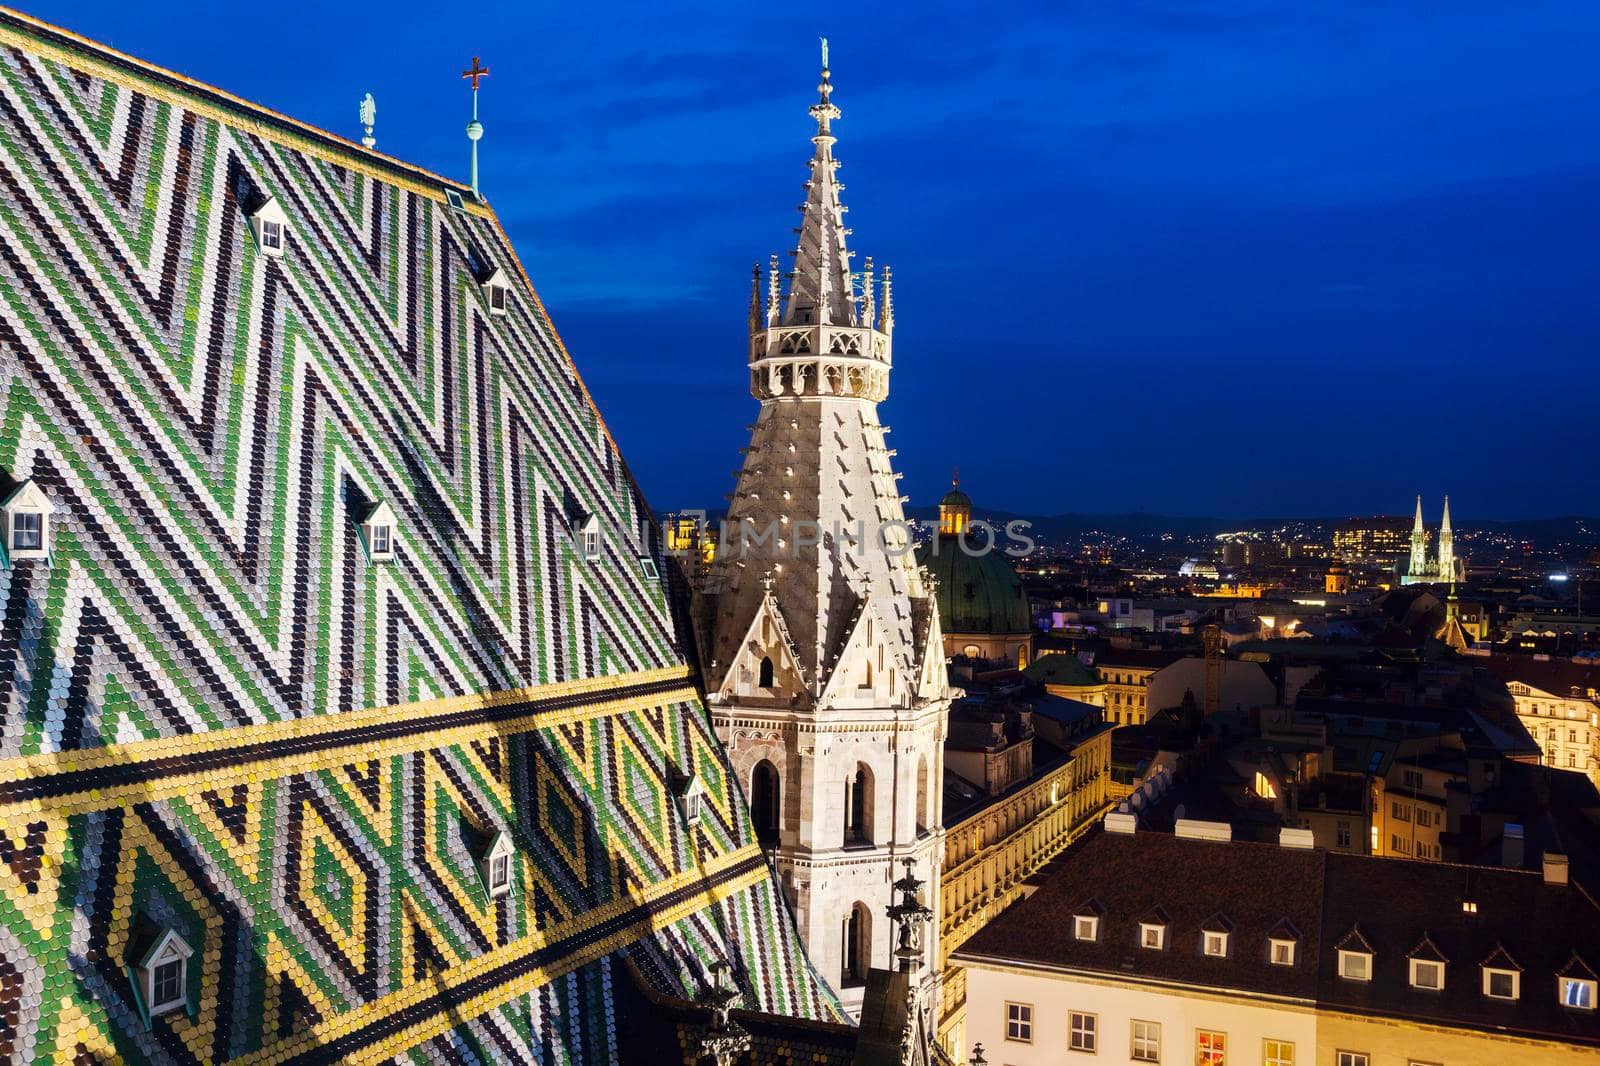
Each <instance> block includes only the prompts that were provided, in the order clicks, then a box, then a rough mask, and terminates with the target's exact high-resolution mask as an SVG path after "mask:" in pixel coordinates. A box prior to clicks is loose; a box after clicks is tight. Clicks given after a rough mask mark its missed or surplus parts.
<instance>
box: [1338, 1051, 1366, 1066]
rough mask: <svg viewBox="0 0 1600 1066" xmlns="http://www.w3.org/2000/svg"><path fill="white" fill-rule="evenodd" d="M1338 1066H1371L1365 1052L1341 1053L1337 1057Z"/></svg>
mask: <svg viewBox="0 0 1600 1066" xmlns="http://www.w3.org/2000/svg"><path fill="white" fill-rule="evenodd" d="M1337 1063H1338V1066H1371V1062H1370V1060H1369V1059H1368V1056H1367V1053H1366V1052H1365V1051H1341V1052H1339V1053H1338V1055H1337Z"/></svg>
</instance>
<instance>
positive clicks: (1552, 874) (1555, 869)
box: [1544, 851, 1567, 885]
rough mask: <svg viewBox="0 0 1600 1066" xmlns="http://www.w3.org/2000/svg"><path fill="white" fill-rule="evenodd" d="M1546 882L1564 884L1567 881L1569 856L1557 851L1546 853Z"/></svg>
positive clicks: (1548, 883)
mask: <svg viewBox="0 0 1600 1066" xmlns="http://www.w3.org/2000/svg"><path fill="white" fill-rule="evenodd" d="M1544 883H1545V884H1547V885H1564V884H1566V883H1567V857H1566V856H1565V855H1562V854H1561V853H1560V852H1556V851H1547V852H1545V853H1544Z"/></svg>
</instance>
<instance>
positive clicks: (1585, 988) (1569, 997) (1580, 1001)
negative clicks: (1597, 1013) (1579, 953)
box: [1556, 977, 1597, 1011]
mask: <svg viewBox="0 0 1600 1066" xmlns="http://www.w3.org/2000/svg"><path fill="white" fill-rule="evenodd" d="M1596 991H1597V990H1596V987H1595V982H1594V981H1592V980H1590V979H1588V978H1586V977H1558V978H1556V994H1557V996H1559V997H1560V1000H1561V1005H1562V1006H1563V1007H1567V1008H1570V1009H1571V1010H1587V1011H1592V1010H1594V1004H1595V994H1596Z"/></svg>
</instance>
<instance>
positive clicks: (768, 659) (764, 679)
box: [756, 655, 772, 688]
mask: <svg viewBox="0 0 1600 1066" xmlns="http://www.w3.org/2000/svg"><path fill="white" fill-rule="evenodd" d="M756 683H757V685H759V686H760V687H761V688H771V687H772V656H770V655H767V656H763V657H762V659H761V676H760V677H759V678H758V679H757V682H756Z"/></svg>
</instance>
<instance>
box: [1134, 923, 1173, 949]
mask: <svg viewBox="0 0 1600 1066" xmlns="http://www.w3.org/2000/svg"><path fill="white" fill-rule="evenodd" d="M1166 942H1167V927H1166V926H1164V925H1155V924H1152V923H1149V922H1141V923H1139V946H1140V947H1142V948H1148V949H1149V950H1151V951H1160V950H1161V949H1162V948H1163V947H1165V946H1166Z"/></svg>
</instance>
